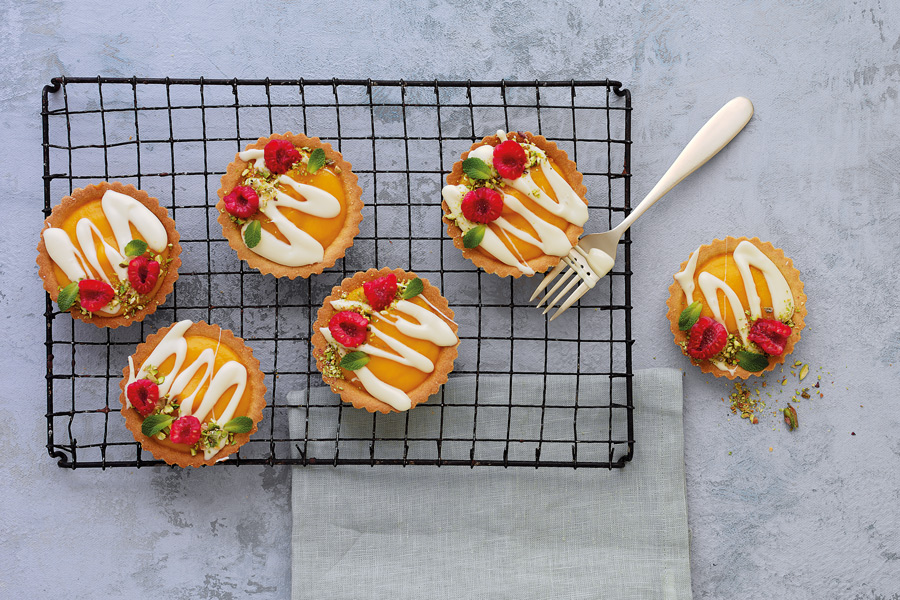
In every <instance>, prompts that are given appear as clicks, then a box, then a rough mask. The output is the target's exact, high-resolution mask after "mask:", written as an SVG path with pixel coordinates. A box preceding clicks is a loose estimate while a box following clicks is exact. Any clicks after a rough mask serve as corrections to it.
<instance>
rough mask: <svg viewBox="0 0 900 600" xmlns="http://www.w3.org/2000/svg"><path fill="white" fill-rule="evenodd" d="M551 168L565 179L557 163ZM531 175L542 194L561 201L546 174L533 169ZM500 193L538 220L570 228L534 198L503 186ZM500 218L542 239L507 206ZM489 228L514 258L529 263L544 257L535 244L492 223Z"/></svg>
mask: <svg viewBox="0 0 900 600" xmlns="http://www.w3.org/2000/svg"><path fill="white" fill-rule="evenodd" d="M550 166H551V167H553V170H554V171H556V172H557V173H559V175H560V177H563V178H564V179H565V175H564V174H563V172H562V171H561V170H560V168H559V167H558V166H556V163H554V162H553V161H550ZM530 174H531V178H532V179H533V180H534V183H535V185H537V186H538V187H539V188H540V190H541V193H543V194H546V195H547V196H549V197H550V198H551V199H552V200H553V201H554V202H557V203H558V202H559V201H558V200H557V198H556V193H555V192H554V191H553V187H552V186H551V185H550V182H549V181H547V178H546V177H545V176H544V173H543V172H542V171H541V170H540V169H537V168H533V169H531V171H530ZM499 191H501V193H504V194H509V195H511V196H515V197H516V199H518V200H519V202H521V203H522V205H523V206H524V207H525V208H527V209H528V210H530V211H531V212H533V213H534V214H535V215H536V216H537V217H538V218H540V219H543V220H544V221H547V222H548V223H550V224H552V225H553V226H555V227H559V228H560V229H565V228H566V227H568V225H569V222H568V221H566V220H565V219H564V218H562V217H557V216H556V215H553V214H551V213H550V212H549V211H548V210H546V209H545V208H544V207H542V206H541V205H540V204H538V203H537V201H535V199H534V198H531V197H529V196H526V195H525V194H523V193H521V192H519V191H517V190H514V189H512V188H510V187H507V186H503V187H502V188H501V190H499ZM500 216H501V217H502V218H504V219H506V220H507V221H509V223H510V224H511V225H513V226H514V227H516V228H518V229H521V230H522V231H524V232H526V233H528V234H530V235H531V236H532V237H535V238H537V239H540V236H539V235H538V234H537V232H536V231H535V230H534V227H532V226H531V224H530V223H529V222H528V221H527V220H526V219H525V217H523V216H522V215H520V214H519V213H517V212H516V211H514V210H512V209H511V208H509V207H507V206H506V205H504V206H503V210H502V211H501V212H500ZM488 227H490V228H491V230H492V231H493V232H494V233H495V234H497V236H498V237H499V238H500V240H501V241H503V244H504V245H505V246H506V247H507V248H508V249H509V251H510V252H512V253H513V255H514V256H520V257H521V258H522V259H523V260H525V261H526V262H527V261H529V260H532V259H535V258H537V257H539V256H543V255H544V252H543V251H542V250H541V249H540V248H539V247H537V246H535V245H534V244H530V243H528V242H526V241H524V240H522V239H520V238H518V237H516V236H514V235H510V234H508V233H507V232H506V231H504V230H503V229H501V228H500V226H499V225H497V224H495V223H491V224H489V225H488ZM478 250H479V251H480V252H482V253H485V254H486V255H487V256H490V255H489V254H487V252H486V251H485V250H483V249H482V248H481V247H479V248H478Z"/></svg>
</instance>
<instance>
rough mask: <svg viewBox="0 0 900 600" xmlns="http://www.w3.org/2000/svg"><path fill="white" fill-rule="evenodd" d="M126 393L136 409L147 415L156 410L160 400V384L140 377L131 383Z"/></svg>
mask: <svg viewBox="0 0 900 600" xmlns="http://www.w3.org/2000/svg"><path fill="white" fill-rule="evenodd" d="M125 394H126V395H127V396H128V401H129V402H131V405H132V406H133V407H134V409H135V410H136V411H138V412H139V413H141V415H143V416H145V417H146V416H147V415H149V414H150V413H152V412H153V411H154V410H156V403H157V402H159V386H158V385H156V384H155V383H153V382H152V381H150V380H149V379H138V380H137V381H135V382H134V383H131V384H129V385H128V388H127V389H126V390H125Z"/></svg>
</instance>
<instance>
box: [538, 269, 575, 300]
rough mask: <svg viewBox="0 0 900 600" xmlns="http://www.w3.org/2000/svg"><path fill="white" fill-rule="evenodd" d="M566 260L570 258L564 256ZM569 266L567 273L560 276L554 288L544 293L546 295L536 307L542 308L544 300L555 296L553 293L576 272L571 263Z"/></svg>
mask: <svg viewBox="0 0 900 600" xmlns="http://www.w3.org/2000/svg"><path fill="white" fill-rule="evenodd" d="M565 260H568V259H567V258H563V261H565ZM569 267H570V268H569V269H568V270H567V271H566V272H565V273H563V274H562V277H560V278H559V281H557V282H556V284H555V285H554V286H553V287H552V288H550V291H549V292H547V293H546V294H544V297H543V298H541V300H540V302H538V303H537V304H535V305H534V307H535V308H540V307H541V304H543V303H544V302H546V301H547V300H549V299H550V297H551V296H553V294H554V293H555V292H556V290H558V289H559V288H560V286H561V285H562V284H564V283H565V282H566V281H568V280H569V277H571V276H572V275H575V274H576V271H575V269H573V268H571V265H569ZM575 279H578V278H577V277H576V278H575ZM573 281H574V280H573Z"/></svg>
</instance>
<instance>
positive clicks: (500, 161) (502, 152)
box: [494, 140, 528, 179]
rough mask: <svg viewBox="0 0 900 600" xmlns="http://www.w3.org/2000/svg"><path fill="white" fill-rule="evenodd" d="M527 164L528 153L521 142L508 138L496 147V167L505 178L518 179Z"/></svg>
mask: <svg viewBox="0 0 900 600" xmlns="http://www.w3.org/2000/svg"><path fill="white" fill-rule="evenodd" d="M527 164H528V155H527V154H525V148H523V147H522V145H521V144H520V143H519V142H514V141H513V140H506V141H505V142H502V143H500V144H497V146H496V147H495V148H494V168H495V169H497V172H498V173H500V177H503V178H504V179H518V178H519V177H521V176H522V173H524V172H525V165H527Z"/></svg>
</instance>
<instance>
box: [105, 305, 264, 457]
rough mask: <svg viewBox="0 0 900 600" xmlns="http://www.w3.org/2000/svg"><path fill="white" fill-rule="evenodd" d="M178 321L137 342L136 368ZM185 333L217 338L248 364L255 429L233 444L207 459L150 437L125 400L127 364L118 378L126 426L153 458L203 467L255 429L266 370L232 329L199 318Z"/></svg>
mask: <svg viewBox="0 0 900 600" xmlns="http://www.w3.org/2000/svg"><path fill="white" fill-rule="evenodd" d="M175 325H176V323H173V324H172V325H169V326H168V327H164V328H163V329H160V330H159V331H157V332H156V333H154V334H152V335H149V336H147V340H146V341H145V342H143V343H141V344H139V345H138V347H137V349H136V350H135V352H134V354H132V355H131V359H132V361H133V363H134V366H135V369H137V368H139V367H140V365H142V364H144V361H145V360H147V358H148V357H149V356H150V353H151V352H153V350H154V349H155V348H156V346H157V345H158V344H159V343H160V342H161V341H162V339H163V338H164V337H165V336H166V334H167V333H169V330H171V329H172V327H174V326H175ZM185 335H200V336H204V337H208V338H210V339H217V340H219V341H220V343H221V344H224V345H226V346H228V347H229V348H231V349H232V350H234V352H235V353H236V354H237V355H238V356H239V357H240V362H241V364H242V365H244V367H246V368H247V387H246V388H245V389H244V394H250V406H249V407H248V410H247V416H248V417H250V419H252V420H253V429H251V430H250V432H249V433H236V434H234V445H228V444H226V445H225V446H224V447H223V448H222V449H221V450H219V452H218V453H217V454H216V455H215V456H213V457H212V458H210V459H209V460H207V459H205V458H204V457H203V453H202V452H198V453H197V455H196V456H191V454H190V452H179V451H178V450H176V449H174V448H172V447H170V446H167V445H165V444H162V443H161V442H160V441H159V440H157V439H156V438H149V437H147V436H146V435H144V434H143V433H142V432H141V425H142V424H143V422H144V417H143V416H141V413H139V412H138V411H137V410H135V409H134V408H126V407H127V406H128V405H127V403H126V398H125V393H126V392H125V390H126V388H127V387H128V376H129V368H128V366H127V365H126V366H125V368H123V369H122V381H120V382H119V388H120V389H121V390H122V393H121V394H120V395H119V401H120V402H121V403H122V416H123V417H125V426H126V427H128V429H129V431H131V433H132V435H134V439H135V441H137V442H139V443H140V444H141V447H142V448H143V449H144V450H146V451H147V452H149V453H150V454H152V455H153V456H154V458H156V459H158V460H163V461H165V462H166V463H167V464H170V465H178V466H179V467H202V466H203V465H212V464H215V463H217V462H219V461H220V460H222V459H224V458H225V457H227V456H228V455H230V454H234V453H235V452H237V451H238V450H239V449H240V447H241V446H243V445H244V444H245V443H247V440H249V439H250V436H251V435H253V434H254V433H255V432H256V430H257V426H258V425H259V422H260V421H261V420H262V417H263V415H262V411H263V408H264V407H265V406H266V385H265V379H264V376H263V373H262V371H261V370H260V368H259V360H257V359H256V357H255V356H253V350H252V349H251V348H250V347H249V346H247V345H246V344H245V343H244V340H243V339H241V338H239V337H237V336H236V335H234V333H232V332H231V330H229V329H222V328H221V327H219V326H218V325H210V324H209V323H205V322H203V321H198V322H196V323H194V324H193V325H191V326H190V328H188V330H187V332H186V333H185Z"/></svg>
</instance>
